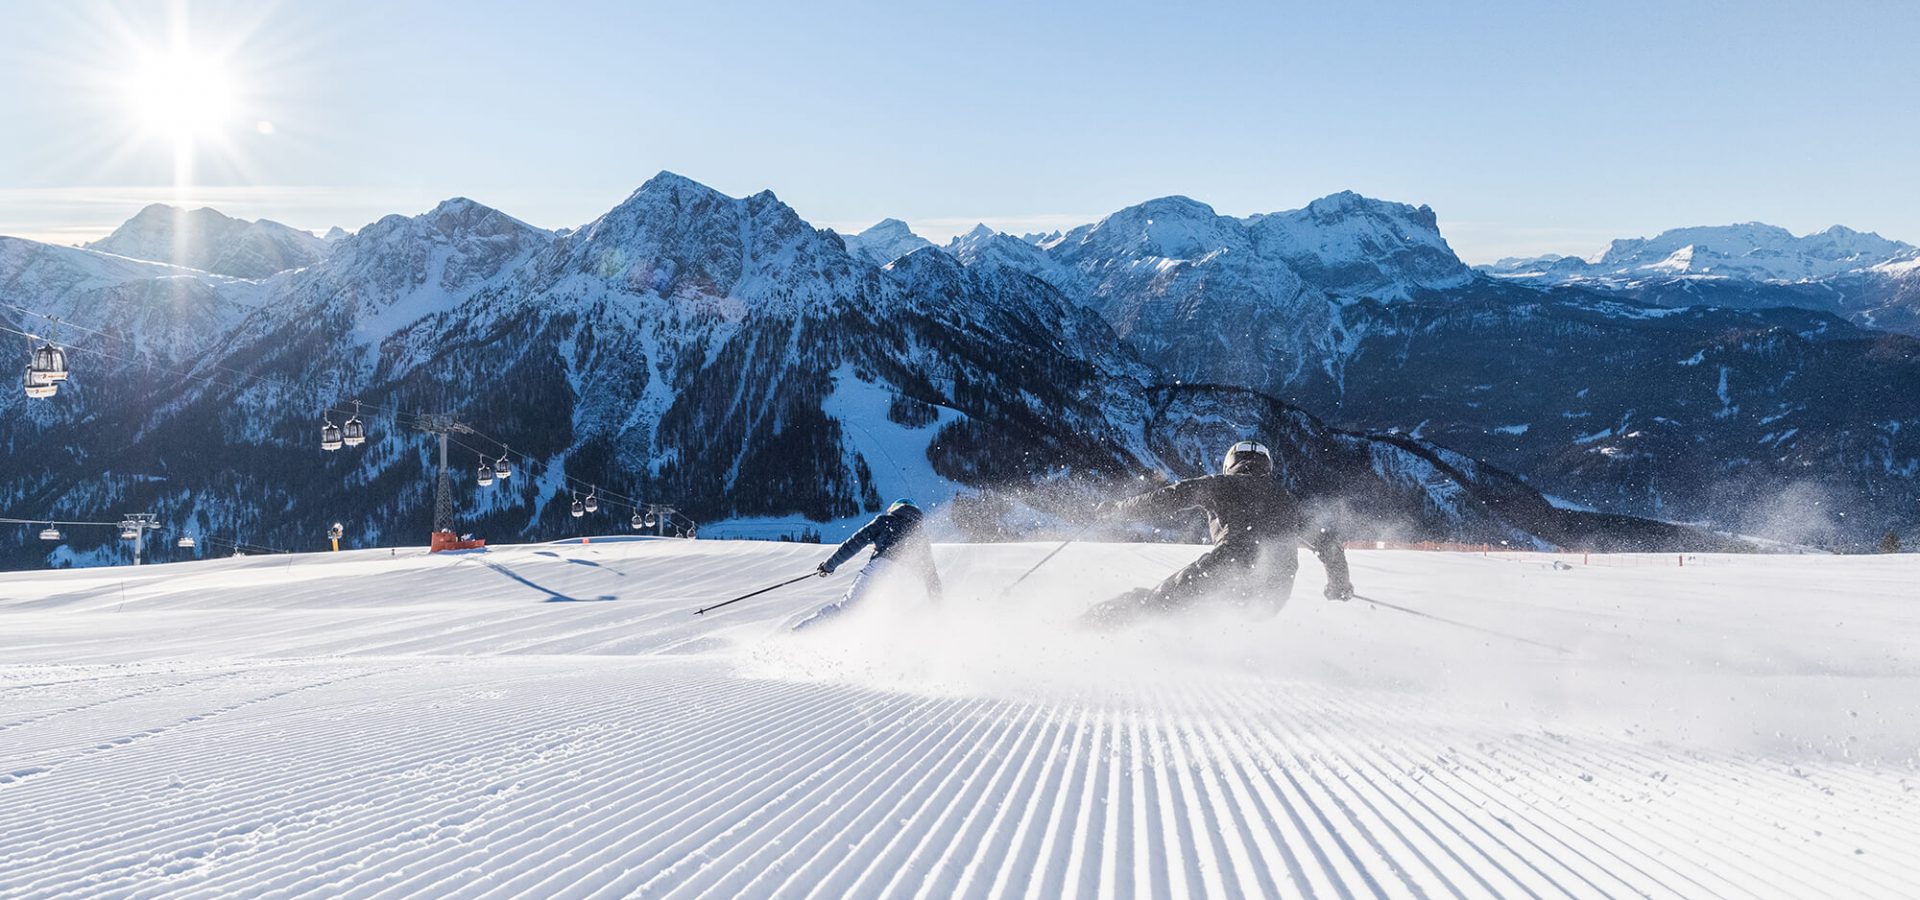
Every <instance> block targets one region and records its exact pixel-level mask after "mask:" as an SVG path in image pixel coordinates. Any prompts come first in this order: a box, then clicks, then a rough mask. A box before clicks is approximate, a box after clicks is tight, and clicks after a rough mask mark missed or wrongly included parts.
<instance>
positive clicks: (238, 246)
mask: <svg viewBox="0 0 1920 900" xmlns="http://www.w3.org/2000/svg"><path fill="white" fill-rule="evenodd" d="M86 246H87V249H89V250H97V251H100V252H102V253H112V254H115V255H117V256H125V257H130V258H132V259H144V260H150V261H152V262H163V263H169V264H172V265H179V266H185V267H187V268H190V269H200V270H202V271H206V272H213V273H215V274H219V275H232V276H235V277H239V278H265V277H267V276H268V275H272V274H274V273H276V272H283V271H286V270H287V269H297V268H300V267H302V266H308V265H312V264H313V263H315V262H317V261H319V260H320V259H321V258H323V257H325V256H326V255H327V248H328V243H327V242H326V241H325V240H322V239H320V238H318V237H315V236H314V235H312V234H309V233H308V232H305V231H300V230H298V229H295V228H289V227H287V226H285V225H282V224H280V223H278V222H273V221H268V220H266V219H261V220H259V221H257V222H249V221H246V220H245V219H235V218H232V217H230V216H227V215H224V214H222V213H220V212H219V211H218V210H214V209H209V208H207V207H201V208H199V209H192V210H189V209H181V208H179V207H175V206H169V205H167V204H165V203H154V204H150V205H148V206H147V207H145V208H144V209H141V210H140V211H139V212H138V213H135V214H134V216H133V218H131V219H128V220H127V221H126V222H125V223H123V224H121V226H120V227H119V228H116V229H114V231H113V233H112V234H109V235H107V236H106V237H104V238H101V239H100V240H98V241H94V242H93V243H91V244H88V245H86Z"/></svg>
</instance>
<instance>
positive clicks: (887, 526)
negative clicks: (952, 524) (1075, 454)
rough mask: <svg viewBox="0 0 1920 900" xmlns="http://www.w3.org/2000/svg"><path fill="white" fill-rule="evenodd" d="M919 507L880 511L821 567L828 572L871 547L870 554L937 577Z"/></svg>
mask: <svg viewBox="0 0 1920 900" xmlns="http://www.w3.org/2000/svg"><path fill="white" fill-rule="evenodd" d="M920 518H921V515H920V510H919V509H917V508H915V507H912V506H908V507H904V508H902V509H901V510H900V511H899V512H890V513H881V514H880V515H878V516H876V517H874V520H873V521H871V522H868V523H867V524H866V525H864V526H862V527H861V529H860V530H859V531H856V532H854V533H853V537H850V538H847V542H846V543H844V544H841V545H840V549H838V550H835V551H833V555H832V556H830V557H828V558H827V561H826V562H825V563H823V564H822V568H825V569H826V570H827V571H829V572H831V571H833V570H834V569H837V568H840V566H841V564H843V563H845V562H846V561H847V560H850V559H852V558H853V557H854V555H855V554H857V553H859V552H860V551H861V550H864V549H866V548H867V546H868V545H872V547H873V558H874V559H884V560H887V561H889V562H896V563H900V564H902V565H905V566H909V567H911V568H913V569H915V570H917V571H919V572H920V573H921V574H923V575H925V576H926V577H927V578H928V579H929V580H931V581H935V582H937V581H938V576H937V575H936V574H935V572H934V568H933V545H932V544H930V543H928V542H927V536H926V534H925V533H924V532H922V531H921V529H920Z"/></svg>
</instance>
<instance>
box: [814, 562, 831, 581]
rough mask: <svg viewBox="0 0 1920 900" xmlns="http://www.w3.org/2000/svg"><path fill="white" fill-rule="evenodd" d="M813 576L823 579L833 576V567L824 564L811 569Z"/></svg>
mask: <svg viewBox="0 0 1920 900" xmlns="http://www.w3.org/2000/svg"><path fill="white" fill-rule="evenodd" d="M813 574H815V575H818V576H820V577H821V578H825V577H827V576H828V575H832V574H833V567H832V566H830V565H827V564H826V563H821V564H819V565H817V566H814V567H813Z"/></svg>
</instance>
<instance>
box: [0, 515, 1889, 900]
mask: <svg viewBox="0 0 1920 900" xmlns="http://www.w3.org/2000/svg"><path fill="white" fill-rule="evenodd" d="M1057 546H1058V545H1057V544H1048V543H1027V544H993V545H951V544H948V545H939V546H938V547H937V548H936V556H937V558H938V562H939V564H940V566H941V569H942V574H943V577H944V578H945V580H946V582H947V584H948V590H949V596H948V597H947V598H946V601H945V602H944V604H942V605H941V606H939V607H937V608H933V607H926V606H923V605H918V604H915V603H910V602H906V601H905V600H904V599H901V598H889V597H886V596H882V597H881V598H880V600H879V602H876V603H874V604H873V605H871V606H869V607H867V608H865V609H862V610H858V611H856V612H854V613H850V614H848V615H847V616H846V617H844V618H842V619H840V620H836V621H835V622H834V623H832V626H831V627H822V628H820V629H818V630H810V631H809V632H808V633H806V634H805V635H804V636H797V635H794V634H791V633H789V632H788V630H787V629H788V627H789V626H790V624H791V623H792V622H794V621H795V620H797V619H798V618H800V617H801V616H804V615H805V614H806V613H807V612H809V611H810V610H812V609H814V608H816V607H817V606H819V605H820V604H822V603H825V602H828V601H829V600H831V599H832V598H834V597H835V596H837V595H838V594H839V593H840V592H842V591H843V590H844V589H845V588H846V585H847V576H845V575H844V574H843V575H840V576H836V577H833V578H828V579H818V578H812V579H806V580H804V581H801V582H799V583H797V584H795V585H793V586H791V587H789V588H783V589H781V590H778V591H774V592H771V593H768V594H766V595H764V596H761V597H756V598H754V599H752V600H749V601H746V602H742V603H739V604H737V605H734V606H729V607H726V608H724V609H721V610H717V611H715V612H713V613H710V614H708V615H705V616H694V615H693V614H692V612H693V610H694V609H695V608H698V607H700V606H702V605H706V604H709V603H712V602H715V601H718V600H723V599H726V598H729V597H733V596H738V595H741V594H744V593H747V592H749V591H752V590H755V589H758V588H761V587H766V586H768V585H772V584H776V583H779V582H780V581H783V580H786V579H789V578H793V577H794V576H796V575H804V574H805V573H807V572H808V571H809V570H810V569H811V568H812V567H813V566H814V565H815V564H816V563H817V562H818V561H819V560H820V559H822V558H824V556H825V555H826V553H827V552H828V551H827V548H824V547H819V546H812V545H804V544H792V543H775V542H765V541H713V540H697V541H688V540H675V539H657V538H635V537H633V536H630V535H629V536H624V537H609V538H600V537H593V538H591V540H590V542H588V543H581V542H580V541H579V539H573V540H570V541H566V542H558V543H553V544H535V545H517V546H494V547H489V548H487V549H486V550H485V551H484V552H468V553H461V554H443V555H438V556H433V555H428V554H426V553H424V552H423V551H420V550H418V549H408V550H398V551H393V550H385V549H381V550H360V551H348V552H342V553H337V554H306V555H293V556H258V557H246V558H236V559H222V560H209V561H202V562H192V563H178V564H167V565H150V566H142V567H139V568H131V567H120V568H94V569H86V570H73V571H59V572H31V573H6V574H0V661H3V662H0V896H5V897H9V898H13V897H55V896H128V895H141V896H146V895H222V896H249V897H257V896H292V895H322V896H376V895H377V896H407V895H419V896H436V897H440V896H457V897H509V896H513V897H520V896H569V897H600V896H606V897H612V896H629V895H636V894H640V895H647V896H664V897H695V896H749V897H762V896H819V897H842V896H856V897H863V896H918V897H939V898H944V897H962V896H965V897H972V896H1006V895H1021V896H1038V897H1051V896H1088V897H1096V896H1098V897H1107V896H1213V897H1239V896H1289V897H1290V896H1325V897H1403V896H1415V897H1417V896H1425V897H1482V896H1537V897H1550V896H1578V897H1590V896H1654V897H1699V896H1768V897H1796V898H1798V897H1820V896H1831V897H1863V896H1884V897H1893V896H1911V895H1912V894H1913V893H1914V892H1915V887H1916V874H1915V873H1917V872H1920V799H1917V798H1920V793H1916V790H1915V785H1914V778H1915V775H1914V772H1915V767H1916V765H1920V759H1916V756H1915V753H1916V750H1917V749H1920V614H1917V612H1916V606H1915V600H1916V598H1915V595H1914V593H1913V590H1914V589H1913V585H1915V584H1916V583H1920V556H1913V555H1904V556H1902V555H1894V556H1881V557H1832V556H1713V555H1704V554H1703V555H1696V556H1689V557H1687V558H1686V560H1685V561H1686V565H1685V566H1684V567H1682V566H1680V565H1678V564H1677V563H1678V562H1679V560H1678V559H1671V560H1670V561H1671V562H1673V563H1674V564H1672V565H1658V564H1656V563H1658V562H1660V561H1659V560H1656V559H1654V558H1652V557H1648V558H1646V559H1644V560H1642V559H1612V558H1602V557H1598V556H1596V557H1593V558H1592V562H1593V564H1592V565H1580V564H1579V558H1578V557H1572V558H1571V559H1569V558H1568V557H1546V556H1534V555H1528V554H1512V555H1506V556H1501V555H1492V556H1482V555H1478V554H1453V553H1423V552H1414V551H1393V550H1360V551H1354V552H1353V553H1352V554H1351V557H1352V560H1353V567H1354V580H1355V583H1356V584H1357V586H1358V587H1359V589H1360V592H1361V593H1362V594H1365V595H1367V596H1370V597H1374V598H1377V599H1378V600H1380V601H1381V603H1379V604H1370V603H1367V602H1364V601H1354V602H1350V603H1335V602H1329V601H1325V600H1323V599H1321V596H1320V591H1321V588H1322V587H1323V580H1322V576H1321V572H1320V569H1319V566H1318V564H1317V563H1316V562H1315V561H1314V560H1313V559H1312V558H1311V556H1307V557H1305V558H1303V560H1302V574H1301V578H1300V583H1299V585H1298V586H1297V588H1296V593H1295V596H1294V598H1293V600H1292V602H1291V603H1290V604H1289V605H1288V606H1287V607H1286V609H1285V610H1284V611H1283V612H1282V613H1281V615H1280V616H1278V617H1277V618H1274V619H1268V620H1252V621H1249V620H1245V619H1242V618H1240V617H1238V616H1237V615H1236V614H1234V613H1232V612H1231V611H1224V610H1222V611H1206V612H1202V613H1199V614H1196V615H1195V616H1193V617H1192V618H1190V619H1186V620H1181V621H1172V622H1162V623H1157V624H1152V625H1148V626H1144V627H1140V628H1136V629H1133V630H1129V631H1122V632H1117V633H1110V634H1094V633H1087V632H1083V631H1080V630H1078V629H1077V628H1076V627H1075V626H1074V625H1073V624H1072V620H1073V619H1074V617H1075V616H1076V615H1077V614H1078V613H1079V612H1080V611H1081V610H1083V609H1084V608H1085V607H1086V606H1088V605H1089V604H1091V603H1094V602H1097V601H1099V600H1102V599H1105V598H1107V597H1110V596H1112V595H1114V594H1117V593H1118V592H1120V591H1121V590H1124V589H1127V588H1130V587H1134V586H1140V585H1146V584H1151V583H1152V582H1154V581H1155V580H1157V579H1159V578H1161V577H1164V576H1165V575H1166V574H1167V573H1169V572H1171V571H1173V570H1174V569H1175V568H1177V567H1179V566H1180V565H1182V564H1184V563H1186V562H1188V561H1190V560H1192V559H1193V558H1194V557H1195V556H1196V555H1198V554H1199V553H1201V552H1203V549H1204V548H1200V547H1191V546H1179V545H1163V544H1091V543H1089V544H1074V545H1071V546H1069V547H1068V548H1067V549H1066V550H1065V551H1064V552H1062V553H1060V555H1059V556H1058V557H1056V558H1055V559H1053V560H1051V561H1049V562H1048V563H1047V565H1046V566H1044V567H1042V568H1041V569H1039V571H1037V572H1036V573H1035V574H1034V575H1033V577H1031V578H1029V579H1027V580H1026V581H1025V582H1023V583H1021V584H1020V585H1019V587H1018V588H1017V589H1016V590H1014V591H1012V592H1011V594H1010V595H1008V596H1006V597H1004V598H1002V597H1001V594H1002V591H1003V589H1004V588H1005V587H1006V586H1007V585H1008V584H1009V583H1011V582H1012V581H1013V580H1014V579H1015V578H1017V577H1018V576H1019V575H1020V574H1021V573H1022V572H1024V571H1026V570H1027V569H1028V568H1029V567H1031V566H1032V565H1033V564H1034V563H1035V562H1037V561H1039V560H1040V559H1041V558H1042V557H1043V556H1045V555H1046V554H1047V553H1048V552H1050V551H1052V550H1054V549H1055V548H1056V547H1057ZM1555 562H1559V563H1560V566H1558V567H1556V566H1555V565H1554V563H1555ZM1609 563H1619V564H1609ZM1394 607H1404V609H1396V608H1394ZM1407 610H1414V611H1418V612H1419V613H1420V614H1418V615H1415V614H1409V613H1408V612H1407Z"/></svg>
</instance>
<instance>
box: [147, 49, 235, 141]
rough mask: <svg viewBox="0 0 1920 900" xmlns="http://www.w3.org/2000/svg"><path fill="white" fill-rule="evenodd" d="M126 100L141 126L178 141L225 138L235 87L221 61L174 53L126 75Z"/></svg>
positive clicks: (149, 131) (153, 57)
mask: <svg viewBox="0 0 1920 900" xmlns="http://www.w3.org/2000/svg"><path fill="white" fill-rule="evenodd" d="M126 87H127V98H128V102H129V104H130V106H131V107H132V110H133V113H134V115H135V117H136V118H137V119H138V121H139V123H140V127H141V128H142V129H143V130H144V131H146V132H147V133H149V134H150V135H153V136H157V137H168V138H172V139H174V140H182V139H189V140H205V139H209V138H217V137H219V136H221V135H222V134H223V133H224V132H225V131H226V129H227V128H228V127H229V125H230V124H231V120H232V119H233V117H234V112H235V110H234V93H235V91H234V84H233V81H232V79H231V78H230V77H229V76H228V74H227V72H226V71H225V70H224V69H223V68H222V67H221V65H220V64H219V62H218V61H217V60H213V59H210V58H206V57H197V56H195V55H194V54H192V52H191V51H185V50H172V51H168V52H165V53H160V54H155V55H153V56H151V57H148V58H146V59H143V60H141V61H140V62H139V64H138V65H136V66H135V67H133V69H132V70H131V71H130V72H129V73H128V75H127V82H126Z"/></svg>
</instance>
